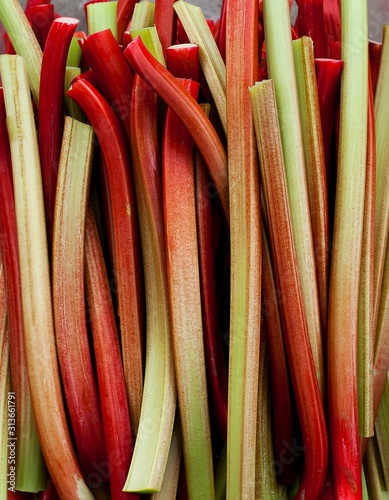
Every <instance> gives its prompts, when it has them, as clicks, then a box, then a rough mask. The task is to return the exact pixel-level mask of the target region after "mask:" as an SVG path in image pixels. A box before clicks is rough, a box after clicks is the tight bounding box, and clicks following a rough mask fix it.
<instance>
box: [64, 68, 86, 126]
mask: <svg viewBox="0 0 389 500" xmlns="http://www.w3.org/2000/svg"><path fill="white" fill-rule="evenodd" d="M80 74H81V69H80V68H78V67H77V66H66V71H65V89H64V90H65V109H66V112H67V114H68V115H69V116H70V117H71V118H74V119H75V120H77V121H79V122H83V123H84V122H85V115H84V113H83V111H82V109H81V108H80V106H79V105H78V104H77V103H76V102H75V101H73V99H71V98H70V97H69V96H68V95H67V91H68V90H69V89H70V86H71V83H72V81H73V80H74V79H75V78H76V77H77V76H79V75H80Z"/></svg>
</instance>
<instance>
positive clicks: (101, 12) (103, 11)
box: [87, 1, 118, 40]
mask: <svg viewBox="0 0 389 500" xmlns="http://www.w3.org/2000/svg"><path fill="white" fill-rule="evenodd" d="M117 4H118V3H117V1H115V2H104V1H103V2H96V3H91V4H89V5H88V7H87V12H88V15H87V23H88V35H93V33H97V32H99V31H104V30H106V29H110V30H111V31H112V34H113V36H114V37H115V39H116V40H118V32H117V23H116V17H117Z"/></svg>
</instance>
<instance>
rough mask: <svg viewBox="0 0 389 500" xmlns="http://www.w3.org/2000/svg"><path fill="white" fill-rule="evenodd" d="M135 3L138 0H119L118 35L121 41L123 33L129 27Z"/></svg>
mask: <svg viewBox="0 0 389 500" xmlns="http://www.w3.org/2000/svg"><path fill="white" fill-rule="evenodd" d="M135 4H136V0H118V10H117V35H118V42H119V43H121V42H122V39H123V33H124V32H125V31H126V29H127V27H128V23H129V22H130V19H131V17H132V14H133V12H134V8H135Z"/></svg>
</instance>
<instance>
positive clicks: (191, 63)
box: [166, 43, 201, 82]
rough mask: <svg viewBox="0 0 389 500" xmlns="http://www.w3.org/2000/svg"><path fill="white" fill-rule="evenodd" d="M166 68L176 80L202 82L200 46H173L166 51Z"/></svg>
mask: <svg viewBox="0 0 389 500" xmlns="http://www.w3.org/2000/svg"><path fill="white" fill-rule="evenodd" d="M166 66H167V68H168V70H169V71H170V73H171V74H172V75H174V76H175V77H176V78H191V79H192V80H194V81H195V82H198V81H199V80H200V73H201V68H200V61H199V46H198V45H195V44H194V43H185V44H182V43H181V44H179V45H172V46H171V47H168V48H167V49H166Z"/></svg>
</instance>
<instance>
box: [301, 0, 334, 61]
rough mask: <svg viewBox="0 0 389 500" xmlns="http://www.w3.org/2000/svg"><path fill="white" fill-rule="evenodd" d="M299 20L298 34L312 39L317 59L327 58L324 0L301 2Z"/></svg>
mask: <svg viewBox="0 0 389 500" xmlns="http://www.w3.org/2000/svg"><path fill="white" fill-rule="evenodd" d="M297 19H298V34H299V36H300V37H301V36H309V37H311V38H312V40H313V47H314V53H315V57H316V58H317V57H326V56H327V45H326V43H325V33H324V13H323V0H300V1H299V5H298V18H297Z"/></svg>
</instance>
